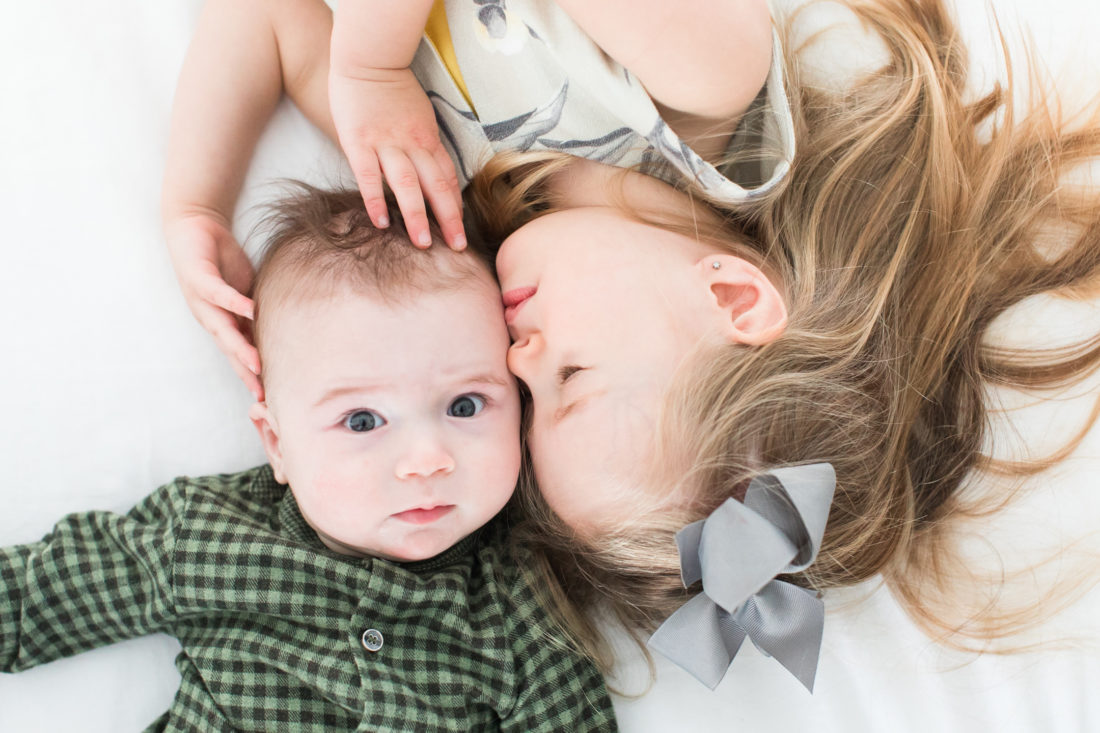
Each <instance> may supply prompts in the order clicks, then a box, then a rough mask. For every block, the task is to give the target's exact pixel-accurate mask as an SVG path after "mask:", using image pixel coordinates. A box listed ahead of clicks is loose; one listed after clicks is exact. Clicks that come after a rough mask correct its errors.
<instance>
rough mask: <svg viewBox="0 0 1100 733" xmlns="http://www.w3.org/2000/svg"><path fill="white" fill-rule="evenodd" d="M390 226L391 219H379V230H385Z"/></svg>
mask: <svg viewBox="0 0 1100 733" xmlns="http://www.w3.org/2000/svg"><path fill="white" fill-rule="evenodd" d="M389 225H390V218H389V217H388V216H380V217H378V228H379V229H385V228H386V227H388V226H389Z"/></svg>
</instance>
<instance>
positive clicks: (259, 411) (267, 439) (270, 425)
mask: <svg viewBox="0 0 1100 733" xmlns="http://www.w3.org/2000/svg"><path fill="white" fill-rule="evenodd" d="M248 419H249V420H251V421H252V424H253V425H255V426H256V432H257V433H259V434H260V441H261V442H262V443H263V444H264V451H265V452H266V453H267V460H268V462H269V463H270V464H271V468H272V470H273V471H274V473H275V480H276V481H278V482H279V483H282V484H285V483H286V482H287V481H286V474H285V473H284V471H283V452H282V449H281V447H280V445H279V424H278V423H277V422H276V421H275V416H274V415H273V414H272V413H271V408H270V407H268V406H267V403H266V402H257V403H255V404H253V405H252V406H251V407H249V408H248Z"/></svg>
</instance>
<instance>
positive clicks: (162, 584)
mask: <svg viewBox="0 0 1100 733" xmlns="http://www.w3.org/2000/svg"><path fill="white" fill-rule="evenodd" d="M182 501H183V497H182V493H181V492H180V491H179V490H177V487H176V486H175V485H172V484H170V485H168V486H166V487H163V488H161V489H159V490H158V491H157V492H155V493H153V494H152V495H150V496H149V497H147V498H146V499H144V500H143V501H142V502H141V503H139V504H138V505H137V506H135V507H134V508H133V509H132V510H131V511H130V512H129V513H127V514H125V515H120V514H113V513H110V512H100V511H94V512H86V513H82V514H71V515H69V516H67V517H65V518H64V519H62V520H61V521H60V522H58V523H57V524H56V525H55V526H54V528H53V531H52V532H50V534H48V535H47V536H46V537H44V538H43V539H42V540H41V541H39V542H34V543H31V544H26V545H18V546H14V547H6V548H3V549H0V671H3V672H18V671H21V670H24V669H27V668H29V667H33V666H36V665H39V664H44V663H46V662H49V661H52V660H55V659H58V658H61V657H67V656H71V655H73V654H78V653H80V652H83V651H87V650H89V649H93V648H95V647H99V646H104V645H107V644H110V643H113V642H116V641H121V640H123V639H129V638H133V637H136V636H141V635H144V634H149V633H153V632H156V631H162V630H165V628H166V626H167V624H168V621H169V619H170V616H171V612H172V601H171V594H170V592H169V589H170V580H171V558H172V547H173V530H174V526H175V518H176V516H177V511H178V509H179V507H180V505H181V504H182Z"/></svg>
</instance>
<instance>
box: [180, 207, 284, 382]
mask: <svg viewBox="0 0 1100 733" xmlns="http://www.w3.org/2000/svg"><path fill="white" fill-rule="evenodd" d="M165 237H166V239H167V240H168V254H169V256H170V257H171V259H172V266H173V267H174V268H175V270H176V277H177V278H178V279H179V283H180V289H181V290H183V297H184V299H185V300H186V301H187V305H188V307H190V308H191V313H193V314H194V316H195V318H196V319H197V320H198V322H199V323H200V324H202V327H203V328H205V329H206V330H207V331H209V332H210V335H211V336H213V337H214V341H215V343H217V345H218V348H219V349H221V350H222V353H224V354H225V355H226V356H227V357H229V363H230V364H231V365H232V367H233V371H235V372H236V373H237V376H238V377H240V379H241V381H242V382H244V384H245V386H246V387H248V390H249V391H250V392H251V393H252V394H253V396H255V398H256V400H257V401H261V400H263V386H262V385H261V384H260V379H259V376H258V375H259V373H260V354H259V352H258V351H256V347H255V346H253V345H252V341H251V330H252V329H251V319H252V300H251V299H249V298H247V297H245V296H244V295H242V293H246V292H248V289H249V287H250V286H251V284H252V275H253V269H252V263H251V262H249V260H248V257H247V255H245V253H244V250H243V249H242V248H241V246H240V245H239V244H237V241H236V240H235V239H234V238H233V235H232V233H230V231H229V227H228V226H227V225H226V224H225V223H224V222H222V221H219V220H218V219H217V218H216V217H214V216H211V215H206V214H194V215H188V216H185V217H181V218H179V219H176V220H174V221H171V222H169V223H168V224H167V225H166V226H165Z"/></svg>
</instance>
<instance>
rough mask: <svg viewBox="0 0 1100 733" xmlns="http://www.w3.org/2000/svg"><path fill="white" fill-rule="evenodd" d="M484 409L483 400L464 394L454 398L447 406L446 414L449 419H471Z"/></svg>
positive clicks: (477, 396) (480, 397) (482, 398)
mask: <svg viewBox="0 0 1100 733" xmlns="http://www.w3.org/2000/svg"><path fill="white" fill-rule="evenodd" d="M484 409H485V398H484V397H482V396H481V395H476V394H464V395H462V396H460V397H456V398H455V399H454V401H453V402H451V404H450V405H448V406H447V414H448V415H449V416H450V417H473V416H474V415H476V414H478V413H479V412H481V411H482V410H484Z"/></svg>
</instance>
